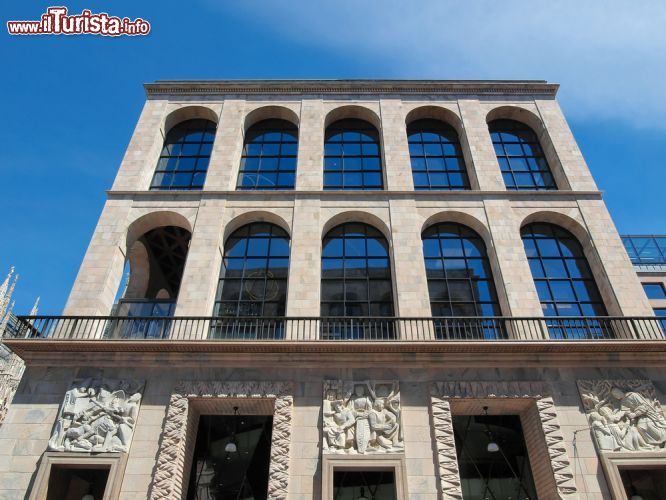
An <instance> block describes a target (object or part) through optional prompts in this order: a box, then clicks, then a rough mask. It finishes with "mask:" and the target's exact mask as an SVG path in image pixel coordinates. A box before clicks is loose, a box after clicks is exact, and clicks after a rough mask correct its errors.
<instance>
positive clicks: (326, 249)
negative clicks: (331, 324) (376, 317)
mask: <svg viewBox="0 0 666 500" xmlns="http://www.w3.org/2000/svg"><path fill="white" fill-rule="evenodd" d="M322 255H323V257H322V281H321V286H322V311H325V310H329V311H330V301H331V300H334V299H333V298H332V296H333V294H337V295H336V299H335V300H340V302H341V306H340V307H341V309H338V314H344V315H347V316H349V315H354V316H364V315H365V316H367V314H368V312H369V311H370V310H371V304H374V307H372V310H374V311H375V314H378V312H382V314H385V315H389V316H390V315H392V314H393V305H392V304H393V298H392V290H391V271H390V264H389V260H388V258H387V255H388V244H387V242H386V240H385V239H384V238H383V237H381V236H379V234H378V231H377V230H376V229H374V228H372V227H370V226H367V225H365V224H361V223H347V224H342V225H340V226H337V227H335V228H333V229H332V230H330V231H329V232H328V234H327V236H326V237H325V238H324V244H323V252H322ZM329 255H333V256H335V258H330V257H328V256H329ZM341 268H344V273H343V272H342V271H341ZM333 276H336V277H339V278H341V279H339V280H336V281H335V283H336V286H337V287H338V288H337V289H336V290H337V291H332V290H330V289H329V288H330V287H331V286H332V285H330V282H331V280H330V279H329V278H330V277H333ZM340 284H341V285H340ZM340 286H342V289H341V290H340ZM338 295H343V296H340V297H339V298H337V297H338Z"/></svg>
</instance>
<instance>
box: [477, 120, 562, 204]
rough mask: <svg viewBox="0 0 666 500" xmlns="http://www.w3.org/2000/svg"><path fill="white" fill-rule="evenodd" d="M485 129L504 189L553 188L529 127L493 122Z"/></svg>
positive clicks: (507, 121) (550, 174)
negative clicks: (488, 132) (497, 163)
mask: <svg viewBox="0 0 666 500" xmlns="http://www.w3.org/2000/svg"><path fill="white" fill-rule="evenodd" d="M488 129H489V130H490V136H491V138H492V140H493V146H494V147H495V154H496V155H497V161H498V162H499V165H500V170H501V171H502V177H503V178H504V184H505V185H506V188H507V189H511V190H519V191H520V190H547V189H557V185H556V184H555V180H554V179H553V174H552V173H551V171H550V167H549V166H548V162H547V161H546V157H545V156H544V154H543V150H542V149H541V145H540V144H539V139H538V138H537V136H536V134H535V133H534V131H533V130H532V129H531V128H529V127H528V126H527V125H524V124H523V123H520V122H517V121H515V120H493V121H491V122H490V123H489V124H488Z"/></svg>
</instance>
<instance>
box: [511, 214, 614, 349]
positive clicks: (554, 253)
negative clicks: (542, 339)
mask: <svg viewBox="0 0 666 500" xmlns="http://www.w3.org/2000/svg"><path fill="white" fill-rule="evenodd" d="M520 233H521V237H522V239H523V245H524V247H525V253H526V255H527V260H528V262H529V265H530V269H531V271H532V278H533V279H534V284H535V286H536V289H537V293H538V295H539V301H540V302H541V308H542V310H543V314H544V316H546V317H561V316H565V317H566V316H573V317H576V316H587V317H589V316H592V317H594V316H606V315H607V312H606V307H605V305H604V303H603V300H602V298H601V294H600V293H599V289H598V288H597V284H596V282H595V281H594V277H593V275H592V270H591V269H590V265H589V263H588V261H587V258H586V257H585V254H584V252H583V247H582V245H581V244H580V242H579V241H578V240H577V239H576V237H575V236H574V235H572V234H571V233H570V232H569V231H567V230H566V229H563V228H561V227H559V226H556V225H554V224H547V223H540V222H536V223H531V224H527V225H526V226H524V227H523V228H522V229H521V231H520ZM548 326H549V331H550V335H551V337H556V338H562V337H565V338H568V337H580V336H584V337H587V336H593V337H596V336H600V335H602V334H603V333H604V332H602V329H603V328H602V326H603V325H601V324H600V323H599V322H598V321H594V320H593V321H591V322H581V321H577V320H574V321H567V320H564V321H553V322H549V323H548Z"/></svg>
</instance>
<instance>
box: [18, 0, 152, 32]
mask: <svg viewBox="0 0 666 500" xmlns="http://www.w3.org/2000/svg"><path fill="white" fill-rule="evenodd" d="M7 31H8V32H9V34H10V35H102V36H123V35H128V36H137V35H147V34H148V33H150V23H149V22H148V21H144V20H143V19H141V18H140V17H137V18H136V19H134V20H131V19H129V18H128V17H123V18H120V17H116V16H110V15H109V14H107V13H106V12H100V13H99V14H93V13H92V11H90V10H88V9H84V10H83V11H81V14H75V15H71V16H70V15H68V13H67V7H49V8H47V9H46V12H45V13H44V14H42V18H41V19H40V20H39V21H7Z"/></svg>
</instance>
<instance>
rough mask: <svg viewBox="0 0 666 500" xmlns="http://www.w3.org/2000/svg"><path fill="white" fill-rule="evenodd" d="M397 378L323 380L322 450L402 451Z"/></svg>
mask: <svg viewBox="0 0 666 500" xmlns="http://www.w3.org/2000/svg"><path fill="white" fill-rule="evenodd" d="M400 413H401V411H400V389H399V387H398V382H397V381H389V382H383V381H368V380H366V381H359V382H346V381H345V382H343V381H340V380H326V381H324V403H323V450H324V453H346V454H357V453H358V454H361V455H363V454H366V453H402V452H403V451H404V448H405V446H404V439H403V430H402V420H401V415H400Z"/></svg>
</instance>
